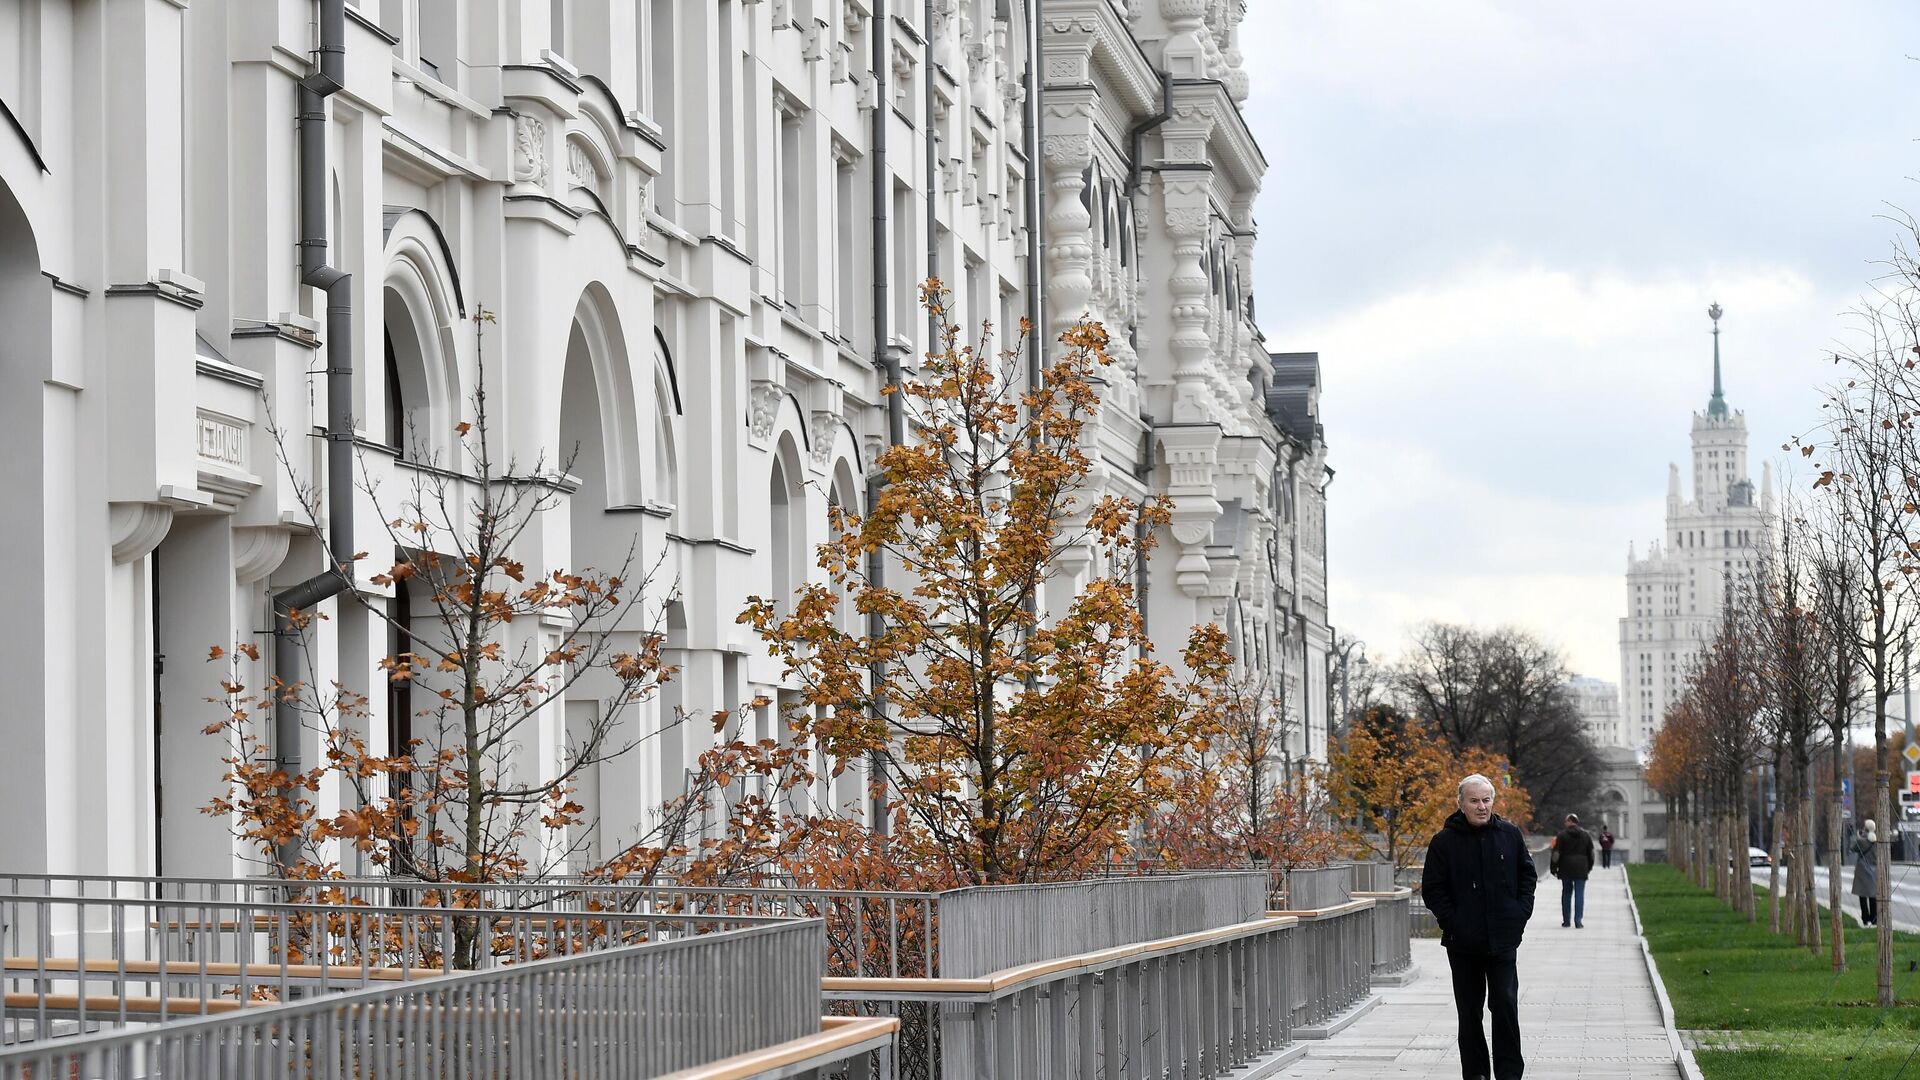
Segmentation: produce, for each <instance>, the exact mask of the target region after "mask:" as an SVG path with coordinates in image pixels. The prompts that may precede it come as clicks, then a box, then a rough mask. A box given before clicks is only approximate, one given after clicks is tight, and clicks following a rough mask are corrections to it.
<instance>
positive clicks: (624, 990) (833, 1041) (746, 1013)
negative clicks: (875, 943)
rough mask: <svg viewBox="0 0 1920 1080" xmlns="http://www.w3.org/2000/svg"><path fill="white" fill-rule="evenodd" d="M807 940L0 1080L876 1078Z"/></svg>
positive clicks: (318, 1013)
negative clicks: (836, 1073)
mask: <svg viewBox="0 0 1920 1080" xmlns="http://www.w3.org/2000/svg"><path fill="white" fill-rule="evenodd" d="M822 932H823V927H822V926H821V924H820V923H819V922H818V921H811V920H809V921H798V922H783V923H780V924H776V925H769V926H761V927H749V928H745V929H737V930H726V931H720V932H715V933H711V934H706V935H701V936H698V937H688V938H681V939H677V940H663V941H652V942H648V943H646V944H642V945H628V946H621V947H617V948H611V949H607V950H605V951H601V952H593V953H585V954H580V955H573V956H555V957H551V958H548V959H543V960H531V961H527V962H525V963H523V964H517V965H514V966H512V967H504V968H497V969H494V970H488V971H470V972H460V973H456V974H450V975H442V976H439V977H436V978H431V979H425V980H422V981H419V982H410V983H403V984H398V985H391V986H373V987H368V988H365V989H361V990H355V991H351V992H347V993H342V994H329V995H322V996H317V997H315V998H312V999H310V1000H304V1001H292V1002H282V1003H274V1004H262V1005H258V1006H254V1005H251V1004H249V1005H248V1006H247V1007H242V1008H236V1009H234V1010H232V1011H230V1012H227V1013H224V1014H221V1015H210V1016H201V1017H196V1018H193V1019H188V1020H178V1021H175V1022H173V1023H167V1024H155V1025H152V1026H149V1027H144V1028H131V1029H127V1030H122V1031H110V1032H105V1033H98V1034H91V1035H75V1036H71V1037H68V1038H63V1039H59V1040H49V1041H47V1042H44V1043H38V1044H34V1045H31V1046H26V1047H18V1048H12V1049H7V1050H0V1080H29V1078H32V1080H43V1078H46V1077H77V1078H83V1080H136V1078H140V1080H173V1078H179V1080H201V1078H223V1080H284V1078H286V1077H299V1078H302V1080H362V1078H368V1077H406V1076H416V1077H461V1078H463V1080H490V1078H495V1077H498V1078H507V1077H516V1078H518V1077H529V1076H565V1077H568V1078H570V1080H602V1078H605V1080H614V1078H620V1080H625V1078H630V1077H642V1076H662V1075H665V1074H669V1073H674V1072H676V1071H677V1070H686V1069H699V1070H702V1071H703V1072H705V1073H707V1074H711V1075H717V1074H718V1073H720V1072H726V1073H728V1074H729V1075H738V1076H757V1075H769V1076H771V1075H793V1074H794V1073H792V1072H789V1071H788V1070H789V1069H793V1070H796V1071H798V1072H805V1071H806V1070H808V1069H810V1068H812V1069H823V1068H827V1067H837V1068H839V1069H841V1070H842V1071H844V1072H845V1073H846V1075H848V1076H851V1077H861V1078H865V1077H871V1076H873V1075H874V1070H875V1065H876V1062H877V1064H878V1066H879V1069H880V1070H881V1071H882V1072H883V1073H884V1072H887V1071H890V1066H891V1054H890V1048H891V1039H892V1028H891V1026H890V1025H887V1024H868V1025H866V1026H864V1027H859V1026H855V1027H853V1028H851V1029H842V1030H839V1031H832V1030H830V1031H828V1032H825V1033H823V1032H822V1029H821V1017H820V999H819V989H818V988H819V985H820V978H821V974H822V971H821V968H822V956H823V950H822V946H821V934H822ZM781 1051H784V1052H781ZM728 1060H732V1061H737V1062H740V1063H741V1064H740V1067H739V1068H736V1069H733V1070H725V1069H716V1068H715V1065H716V1063H724V1062H725V1061H728ZM758 1060H767V1061H779V1062H782V1063H783V1064H781V1065H779V1066H778V1067H770V1068H768V1069H765V1070H758V1069H756V1068H755V1067H754V1063H755V1062H756V1061H758Z"/></svg>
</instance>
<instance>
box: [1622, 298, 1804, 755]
mask: <svg viewBox="0 0 1920 1080" xmlns="http://www.w3.org/2000/svg"><path fill="white" fill-rule="evenodd" d="M1708 314H1709V315H1710V316H1711V317H1712V319H1713V396H1712V398H1711V399H1709V401H1708V403H1707V408H1706V410H1705V411H1704V412H1697V413H1694V414H1693V498H1691V499H1686V500H1683V499H1682V497H1681V490H1680V466H1679V465H1670V466H1668V473H1667V527H1666V531H1665V532H1664V533H1663V534H1662V535H1661V537H1660V538H1659V539H1657V540H1655V541H1653V542H1652V544H1650V545H1649V547H1648V550H1647V554H1646V555H1645V556H1639V555H1637V554H1636V553H1635V552H1634V550H1633V549H1632V548H1631V547H1629V549H1628V552H1627V613H1626V615H1625V616H1624V617H1623V618H1621V620H1620V708H1621V712H1622V714H1623V715H1624V717H1625V721H1626V737H1627V738H1628V740H1629V742H1628V743H1627V745H1630V746H1633V747H1636V748H1639V749H1642V750H1644V749H1645V748H1646V747H1648V746H1649V745H1650V744H1651V743H1652V741H1653V735H1654V732H1656V731H1658V730H1659V727H1660V724H1661V721H1662V719H1663V718H1664V717H1665V715H1666V711H1667V709H1668V707H1669V706H1671V705H1672V704H1673V703H1674V702H1676V701H1678V700H1679V699H1680V698H1681V696H1682V695H1683V694H1684V693H1685V691H1686V681H1687V674H1688V672H1689V670H1690V666H1691V664H1692V663H1693V659H1694V656H1695V654H1696V653H1698V652H1699V651H1700V649H1701V648H1702V647H1703V646H1705V645H1706V643H1707V642H1708V641H1711V640H1712V638H1713V633H1714V627H1715V626H1716V624H1717V623H1718V621H1719V619H1720V617H1721V601H1722V599H1723V598H1724V597H1725V595H1726V587H1727V582H1728V581H1729V580H1731V579H1732V578H1734V577H1735V576H1736V575H1738V574H1740V573H1742V572H1743V571H1745V570H1747V569H1749V568H1750V567H1751V566H1752V564H1753V560H1754V559H1755V558H1756V557H1757V555H1758V553H1759V551H1760V549H1761V546H1762V545H1763V544H1764V543H1765V537H1764V533H1765V529H1766V522H1767V518H1768V517H1769V515H1770V514H1771V513H1772V510H1773V480H1772V475H1773V469H1772V466H1771V465H1763V466H1762V468H1761V475H1762V481H1761V486H1760V490H1759V492H1758V497H1756V492H1755V489H1754V485H1753V481H1752V480H1751V479H1749V478H1748V472H1747V419H1746V414H1744V413H1741V412H1738V411H1733V410H1729V409H1728V407H1727V402H1726V397H1725V395H1724V394H1723V393H1722V390H1721V381H1720V305H1718V304H1715V305H1713V306H1712V307H1711V308H1710V309H1708Z"/></svg>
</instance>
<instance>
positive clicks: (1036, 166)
mask: <svg viewBox="0 0 1920 1080" xmlns="http://www.w3.org/2000/svg"><path fill="white" fill-rule="evenodd" d="M1026 32H1027V72H1026V84H1027V86H1026V89H1027V130H1026V134H1025V137H1024V138H1023V139H1022V140H1021V152H1022V153H1024V154H1026V156H1027V191H1026V197H1027V322H1028V323H1030V324H1031V325H1032V326H1033V342H1032V347H1031V348H1029V349H1027V389H1029V390H1036V391H1037V390H1039V389H1040V367H1041V359H1040V353H1041V351H1042V350H1043V349H1044V348H1046V347H1047V346H1046V345H1045V344H1043V343H1045V342H1047V341H1048V337H1047V324H1046V322H1045V321H1044V320H1043V316H1044V315H1045V313H1046V312H1045V305H1044V304H1043V303H1042V301H1041V293H1040V258H1041V255H1042V253H1043V252H1044V250H1045V247H1046V245H1045V243H1044V242H1043V240H1042V236H1041V233H1042V229H1043V228H1044V225H1045V219H1044V218H1043V217H1041V214H1043V213H1044V212H1045V208H1044V207H1043V206H1042V205H1041V199H1040V188H1041V185H1042V183H1043V182H1044V179H1045V178H1044V177H1043V176H1042V175H1041V173H1042V166H1041V164H1040V116H1041V112H1040V0H1027V26H1026ZM1029 602H1031V601H1029Z"/></svg>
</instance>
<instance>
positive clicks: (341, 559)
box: [273, 0, 353, 868]
mask: <svg viewBox="0 0 1920 1080" xmlns="http://www.w3.org/2000/svg"><path fill="white" fill-rule="evenodd" d="M346 40H347V8H346V0H320V49H319V67H318V70H316V71H315V72H313V73H312V74H311V75H308V76H307V77H306V78H304V79H302V80H300V109H299V129H300V284H301V285H303V286H307V287H311V288H316V289H325V290H326V293H327V331H326V333H327V338H326V344H327V369H326V376H327V429H326V432H327V433H326V440H327V527H328V548H329V550H330V551H331V553H332V561H333V563H334V565H332V566H329V567H328V568H327V569H325V570H323V571H321V572H320V573H318V574H316V575H314V576H313V577H310V578H308V579H306V580H305V581H302V582H300V583H299V584H297V585H294V586H292V587H291V588H288V589H285V590H282V591H281V592H279V593H278V594H276V595H275V596H274V598H273V622H274V627H273V671H274V674H275V675H276V676H278V677H279V678H280V679H282V680H284V681H286V682H289V683H290V682H293V681H296V680H295V679H294V672H295V671H296V670H298V668H299V666H300V652H301V650H300V644H301V640H302V638H303V637H304V634H303V632H302V631H301V629H300V628H299V627H297V626H296V625H295V624H294V619H293V613H294V612H295V611H304V610H307V609H309V608H312V607H313V606H314V605H315V604H318V603H320V602H322V601H324V600H326V599H328V598H330V597H333V596H338V595H339V594H340V593H342V592H344V591H345V590H346V589H347V588H348V586H349V585H350V584H351V581H352V578H351V575H352V573H353V562H352V559H353V295H352V289H353V276H352V275H351V274H347V273H343V272H342V271H340V270H339V269H337V268H335V267H333V266H332V265H330V264H328V262H327V201H328V200H327V195H328V192H329V190H330V189H331V185H330V184H329V183H328V171H329V170H328V168H327V108H326V99H327V98H329V97H332V96H333V95H334V94H335V93H336V92H338V91H339V89H340V87H341V86H342V85H343V83H344V81H345V78H346V50H347V46H346ZM273 751H274V761H275V764H276V767H278V768H279V769H281V770H282V771H284V772H286V773H287V774H289V775H291V774H293V773H296V772H298V771H300V769H301V768H302V767H303V766H302V763H301V760H300V714H299V710H298V709H297V708H296V706H295V705H294V703H293V702H290V701H286V700H281V701H279V702H278V703H276V704H275V706H274V713H273ZM297 855H298V851H297V848H296V846H295V844H294V843H292V842H289V843H288V844H286V845H283V846H282V848H281V849H280V851H279V853H278V855H277V860H278V862H279V863H280V865H281V867H282V868H285V867H287V866H290V865H291V864H292V862H293V860H294V858H296V857H297Z"/></svg>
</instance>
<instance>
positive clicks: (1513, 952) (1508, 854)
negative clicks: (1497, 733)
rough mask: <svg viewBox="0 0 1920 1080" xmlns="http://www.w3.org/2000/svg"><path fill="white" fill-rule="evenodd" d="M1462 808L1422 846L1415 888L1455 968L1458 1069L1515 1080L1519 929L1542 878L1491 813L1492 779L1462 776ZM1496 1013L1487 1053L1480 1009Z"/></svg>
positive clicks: (1476, 1079)
mask: <svg viewBox="0 0 1920 1080" xmlns="http://www.w3.org/2000/svg"><path fill="white" fill-rule="evenodd" d="M1459 794H1460V799H1459V802H1460V809H1459V810H1457V811H1455V812H1454V813H1453V815H1452V816H1451V817H1449V818H1447V823H1446V825H1445V827H1443V828H1442V829H1441V830H1440V832H1439V833H1438V834H1437V835H1436V836H1434V838H1433V840H1432V842H1431V843H1429V844H1428V845H1427V865H1426V869H1425V870H1424V871H1423V872H1422V873H1421V875H1420V892H1421V894H1422V895H1423V896H1424V897H1425V899H1426V904H1427V910H1428V911H1431V912H1433V917H1434V920H1435V921H1436V922H1438V923H1439V924H1440V934H1441V938H1440V944H1441V945H1443V946H1445V947H1446V950H1447V965H1448V967H1450V968H1451V969H1452V971H1453V1004H1454V1008H1455V1010H1456V1011H1458V1012H1459V1014H1460V1070H1461V1075H1463V1076H1465V1077H1466V1078H1467V1080H1488V1078H1489V1077H1492V1078H1493V1080H1520V1078H1521V1076H1522V1074H1524V1073H1525V1072H1526V1068H1527V1063H1526V1060H1525V1059H1524V1058H1523V1057H1521V1055H1520V973H1519V971H1518V970H1517V969H1516V967H1515V966H1514V965H1515V961H1516V960H1517V959H1518V956H1517V954H1518V952H1519V949H1520V938H1521V935H1523V934H1525V933H1526V929H1527V920H1528V919H1530V918H1532V917H1533V890H1534V886H1535V884H1536V883H1537V882H1538V880H1539V876H1538V875H1537V874H1535V873H1534V869H1533V858H1532V856H1530V855H1528V854H1527V844H1526V840H1525V838H1524V837H1522V836H1521V834H1520V830H1519V829H1518V828H1516V827H1515V826H1514V825H1513V823H1512V822H1510V821H1507V820H1505V819H1503V818H1502V817H1500V815H1498V814H1496V813H1494V812H1493V799H1494V790H1493V781H1491V780H1488V779H1487V778H1486V777H1484V776H1481V775H1480V774H1479V773H1475V774H1473V775H1472V776H1469V777H1467V778H1466V779H1464V780H1462V781H1460V788H1459ZM1483 1006H1484V1007H1486V1008H1487V1009H1489V1010H1491V1011H1492V1013H1493V1054H1492V1057H1491V1058H1489V1057H1488V1054H1487V1037H1486V1032H1485V1030H1484V1029H1483V1028H1482V1026H1481V1021H1480V1011H1481V1008H1482V1007H1483Z"/></svg>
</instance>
